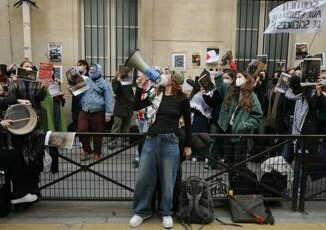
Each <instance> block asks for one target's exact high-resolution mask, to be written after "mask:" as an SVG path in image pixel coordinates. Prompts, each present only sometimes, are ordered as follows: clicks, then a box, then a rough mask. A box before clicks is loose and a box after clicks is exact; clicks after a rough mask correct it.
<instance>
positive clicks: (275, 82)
mask: <svg viewBox="0 0 326 230" xmlns="http://www.w3.org/2000/svg"><path fill="white" fill-rule="evenodd" d="M277 82H278V78H277V77H273V79H272V83H273V85H276V84H277Z"/></svg>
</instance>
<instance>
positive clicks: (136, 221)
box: [129, 214, 151, 228]
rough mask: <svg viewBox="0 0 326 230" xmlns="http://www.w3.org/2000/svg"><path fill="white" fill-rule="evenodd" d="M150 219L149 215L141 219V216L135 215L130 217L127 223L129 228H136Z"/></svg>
mask: <svg viewBox="0 0 326 230" xmlns="http://www.w3.org/2000/svg"><path fill="white" fill-rule="evenodd" d="M150 217H151V215H149V216H146V217H141V216H138V215H137V214H135V215H133V217H131V219H130V221H129V226H130V227H132V228H136V227H138V226H139V225H141V224H142V223H143V221H144V220H147V219H149V218H150Z"/></svg>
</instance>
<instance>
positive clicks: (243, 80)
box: [235, 77, 247, 87]
mask: <svg viewBox="0 0 326 230" xmlns="http://www.w3.org/2000/svg"><path fill="white" fill-rule="evenodd" d="M246 83H247V79H246V78H245V77H241V78H237V80H236V81H235V85H236V86H238V87H241V86H243V85H244V84H246Z"/></svg>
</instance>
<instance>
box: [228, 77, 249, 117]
mask: <svg viewBox="0 0 326 230" xmlns="http://www.w3.org/2000/svg"><path fill="white" fill-rule="evenodd" d="M240 74H242V75H243V76H244V77H245V78H247V82H246V84H245V86H244V87H243V88H240V87H237V86H235V82H233V83H232V85H231V86H230V89H229V91H228V94H227V96H226V98H225V105H226V107H228V108H230V106H231V105H232V101H233V100H234V99H236V98H238V97H239V96H240V95H239V94H240V92H241V99H240V102H239V106H240V108H241V109H243V110H244V111H246V112H249V111H250V110H251V106H252V104H251V93H252V91H253V77H252V76H251V75H250V74H249V73H247V72H242V73H240Z"/></svg>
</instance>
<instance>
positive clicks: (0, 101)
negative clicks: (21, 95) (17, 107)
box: [0, 95, 17, 111]
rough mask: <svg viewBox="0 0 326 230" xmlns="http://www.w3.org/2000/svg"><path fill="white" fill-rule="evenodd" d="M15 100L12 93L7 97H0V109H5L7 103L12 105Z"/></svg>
mask: <svg viewBox="0 0 326 230" xmlns="http://www.w3.org/2000/svg"><path fill="white" fill-rule="evenodd" d="M16 102H17V99H16V97H15V96H14V95H10V96H8V97H0V111H1V110H6V109H7V107H8V106H9V105H13V104H15V103H16Z"/></svg>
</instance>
